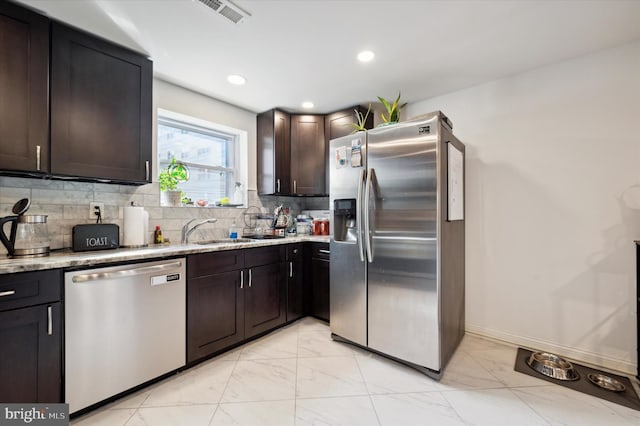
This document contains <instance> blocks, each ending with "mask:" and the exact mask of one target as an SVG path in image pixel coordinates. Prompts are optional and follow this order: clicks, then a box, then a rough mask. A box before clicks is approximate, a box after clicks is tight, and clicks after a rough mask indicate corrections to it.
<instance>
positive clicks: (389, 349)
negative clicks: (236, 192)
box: [330, 111, 465, 378]
mask: <svg viewBox="0 0 640 426" xmlns="http://www.w3.org/2000/svg"><path fill="white" fill-rule="evenodd" d="M464 153H465V147H464V145H463V144H462V143H461V142H460V141H459V140H458V139H457V138H456V137H455V136H454V135H453V133H452V125H451V122H450V121H449V120H448V118H447V117H446V116H444V115H443V114H442V113H441V112H439V111H437V112H433V113H430V114H426V115H423V116H420V117H418V118H416V119H414V120H411V121H407V122H403V123H399V124H395V125H390V126H386V127H380V128H376V129H373V130H370V131H368V132H358V133H355V134H352V135H349V136H345V137H342V138H338V139H334V140H332V141H331V142H330V208H331V216H332V220H331V235H332V236H331V270H330V278H331V288H330V290H331V291H330V295H331V296H330V297H331V299H330V326H331V333H332V337H333V338H334V339H336V340H342V341H347V342H350V343H354V344H356V345H359V346H362V347H364V348H367V349H369V350H371V351H374V352H377V353H380V354H383V355H385V356H387V357H390V358H393V359H395V360H397V361H400V362H403V363H405V364H408V365H410V366H412V367H414V368H416V369H419V370H420V371H422V372H423V373H425V374H428V375H430V376H432V377H434V378H439V377H440V376H441V374H442V372H443V369H444V367H445V365H446V364H447V362H448V360H449V359H450V357H451V355H452V354H453V352H454V351H455V349H456V347H457V345H458V343H459V342H460V340H461V339H462V336H463V335H464V274H465V273H464Z"/></svg>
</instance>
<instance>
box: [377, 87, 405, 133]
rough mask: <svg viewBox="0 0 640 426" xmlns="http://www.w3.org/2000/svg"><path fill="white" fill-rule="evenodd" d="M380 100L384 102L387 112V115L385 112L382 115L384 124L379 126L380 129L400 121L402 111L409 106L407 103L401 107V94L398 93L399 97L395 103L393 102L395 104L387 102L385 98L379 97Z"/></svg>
mask: <svg viewBox="0 0 640 426" xmlns="http://www.w3.org/2000/svg"><path fill="white" fill-rule="evenodd" d="M378 99H379V100H380V102H382V105H383V106H384V108H385V109H386V110H387V115H385V114H384V112H381V113H380V118H382V123H381V124H379V125H378V127H380V126H388V125H391V124H395V123H397V122H398V121H400V110H401V109H402V108H404V107H405V106H406V105H407V103H406V102H405V103H403V104H402V105H400V92H398V97H397V98H396V100H395V101H393V103H391V102H389V101H387V100H386V99H385V98H383V97H381V96H378Z"/></svg>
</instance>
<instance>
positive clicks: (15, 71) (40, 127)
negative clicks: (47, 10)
mask: <svg viewBox="0 0 640 426" xmlns="http://www.w3.org/2000/svg"><path fill="white" fill-rule="evenodd" d="M48 77H49V20H48V19H47V18H46V17H44V16H42V15H38V14H37V13H34V12H31V11H29V10H27V9H23V8H21V7H18V6H16V5H13V4H11V3H8V2H5V1H2V2H0V170H4V171H9V172H29V173H31V172H35V173H46V172H48V170H49V104H48Z"/></svg>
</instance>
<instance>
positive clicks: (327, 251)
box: [318, 249, 331, 254]
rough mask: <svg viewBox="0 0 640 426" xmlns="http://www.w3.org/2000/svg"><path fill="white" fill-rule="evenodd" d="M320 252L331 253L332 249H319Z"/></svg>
mask: <svg viewBox="0 0 640 426" xmlns="http://www.w3.org/2000/svg"><path fill="white" fill-rule="evenodd" d="M318 253H324V254H331V250H322V249H320V250H318Z"/></svg>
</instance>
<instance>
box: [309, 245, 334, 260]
mask: <svg viewBox="0 0 640 426" xmlns="http://www.w3.org/2000/svg"><path fill="white" fill-rule="evenodd" d="M330 254H331V252H330V251H329V244H327V243H313V244H312V245H311V257H316V258H320V259H326V260H329V258H330V257H331V256H330Z"/></svg>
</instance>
